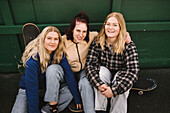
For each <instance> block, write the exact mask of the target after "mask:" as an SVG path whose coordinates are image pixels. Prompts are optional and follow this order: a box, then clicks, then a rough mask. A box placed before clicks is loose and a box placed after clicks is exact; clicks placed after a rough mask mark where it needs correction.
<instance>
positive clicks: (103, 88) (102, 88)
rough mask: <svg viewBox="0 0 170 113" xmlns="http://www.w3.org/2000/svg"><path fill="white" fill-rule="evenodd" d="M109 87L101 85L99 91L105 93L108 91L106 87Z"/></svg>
mask: <svg viewBox="0 0 170 113" xmlns="http://www.w3.org/2000/svg"><path fill="white" fill-rule="evenodd" d="M107 86H108V85H106V84H102V85H100V86H99V87H98V90H99V91H101V92H103V91H105V90H106V89H105V87H107Z"/></svg>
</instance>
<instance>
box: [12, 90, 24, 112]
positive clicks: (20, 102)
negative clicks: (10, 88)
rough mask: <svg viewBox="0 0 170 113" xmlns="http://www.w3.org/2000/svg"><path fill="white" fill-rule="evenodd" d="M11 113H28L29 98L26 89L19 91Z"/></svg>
mask: <svg viewBox="0 0 170 113" xmlns="http://www.w3.org/2000/svg"><path fill="white" fill-rule="evenodd" d="M11 113H27V97H26V92H25V89H21V88H20V89H19V91H18V95H17V97H16V100H15V103H14V106H13V108H12V112H11Z"/></svg>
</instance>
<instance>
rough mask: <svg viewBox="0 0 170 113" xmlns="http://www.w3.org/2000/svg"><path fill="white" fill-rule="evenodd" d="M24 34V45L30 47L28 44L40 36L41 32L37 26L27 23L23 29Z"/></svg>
mask: <svg viewBox="0 0 170 113" xmlns="http://www.w3.org/2000/svg"><path fill="white" fill-rule="evenodd" d="M22 34H23V38H24V44H25V46H26V45H28V43H29V42H30V41H32V40H33V39H35V38H36V37H37V36H38V35H39V34H40V30H39V28H38V27H37V26H36V25H35V24H33V23H26V24H25V25H24V26H23V27H22Z"/></svg>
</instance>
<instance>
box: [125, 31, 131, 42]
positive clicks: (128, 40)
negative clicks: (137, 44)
mask: <svg viewBox="0 0 170 113" xmlns="http://www.w3.org/2000/svg"><path fill="white" fill-rule="evenodd" d="M131 41H132V40H131V37H130V35H129V33H128V32H126V41H125V42H126V44H129V43H130V42H131Z"/></svg>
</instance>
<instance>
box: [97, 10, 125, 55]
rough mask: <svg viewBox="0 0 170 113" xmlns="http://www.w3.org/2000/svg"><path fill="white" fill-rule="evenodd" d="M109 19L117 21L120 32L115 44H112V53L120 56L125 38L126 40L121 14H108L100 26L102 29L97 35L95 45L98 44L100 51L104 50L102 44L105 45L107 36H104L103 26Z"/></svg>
mask: <svg viewBox="0 0 170 113" xmlns="http://www.w3.org/2000/svg"><path fill="white" fill-rule="evenodd" d="M110 17H115V18H116V19H117V21H118V24H119V27H120V32H119V34H118V36H117V38H116V41H115V43H114V44H113V51H114V52H115V53H117V54H122V53H123V50H124V49H125V46H124V45H125V38H126V25H125V20H124V17H123V15H122V14H121V13H118V12H113V13H110V14H109V15H108V16H107V17H106V19H105V21H104V24H103V26H102V29H101V31H100V32H99V34H98V35H97V44H100V46H101V48H102V50H104V49H105V48H104V44H105V40H106V38H107V36H106V34H105V24H106V22H107V20H108V19H109V18H110Z"/></svg>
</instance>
